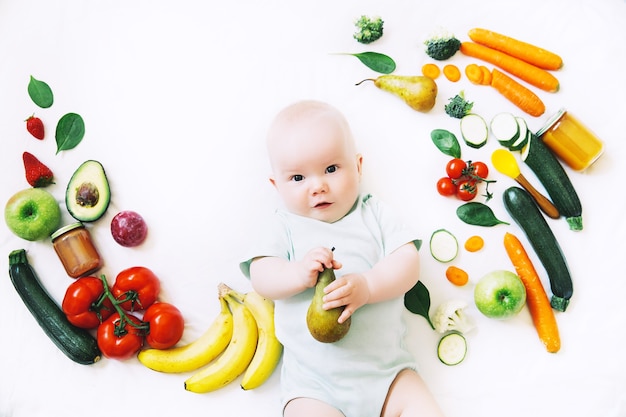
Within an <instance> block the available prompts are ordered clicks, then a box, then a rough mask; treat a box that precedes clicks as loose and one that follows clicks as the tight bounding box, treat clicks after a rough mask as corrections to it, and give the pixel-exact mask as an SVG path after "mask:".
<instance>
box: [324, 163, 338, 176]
mask: <svg viewBox="0 0 626 417" xmlns="http://www.w3.org/2000/svg"><path fill="white" fill-rule="evenodd" d="M335 171H337V165H331V166H329V167H328V168H326V173H328V174H332V173H333V172H335Z"/></svg>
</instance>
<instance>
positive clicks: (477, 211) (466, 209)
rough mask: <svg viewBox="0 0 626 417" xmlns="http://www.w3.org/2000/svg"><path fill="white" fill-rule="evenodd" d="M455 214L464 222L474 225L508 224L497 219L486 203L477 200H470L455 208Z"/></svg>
mask: <svg viewBox="0 0 626 417" xmlns="http://www.w3.org/2000/svg"><path fill="white" fill-rule="evenodd" d="M456 215H457V216H458V217H459V219H461V220H463V221H464V222H465V223H467V224H471V225H474V226H487V227H491V226H496V225H498V224H509V223H507V222H505V221H502V220H499V219H498V218H497V217H496V215H495V214H494V213H493V210H491V208H490V207H489V206H488V205H486V204H483V203H479V202H477V201H471V202H469V203H465V204H462V205H460V206H459V207H458V208H457V209H456Z"/></svg>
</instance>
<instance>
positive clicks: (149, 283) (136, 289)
mask: <svg viewBox="0 0 626 417" xmlns="http://www.w3.org/2000/svg"><path fill="white" fill-rule="evenodd" d="M160 290H161V282H160V281H159V278H157V276H156V275H155V274H154V273H153V272H152V271H151V270H150V269H148V268H146V267H143V266H134V267H131V268H128V269H125V270H123V271H122V272H120V273H119V274H117V277H116V278H115V284H114V285H113V288H111V292H112V293H113V296H114V297H115V299H116V300H118V301H120V306H121V307H122V308H123V309H124V310H126V311H136V310H145V309H147V308H148V307H150V306H151V305H152V303H154V302H155V301H156V300H157V298H158V296H159V291H160Z"/></svg>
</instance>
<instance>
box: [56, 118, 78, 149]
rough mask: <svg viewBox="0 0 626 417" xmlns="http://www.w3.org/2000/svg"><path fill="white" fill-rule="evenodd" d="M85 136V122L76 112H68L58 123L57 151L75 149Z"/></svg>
mask: <svg viewBox="0 0 626 417" xmlns="http://www.w3.org/2000/svg"><path fill="white" fill-rule="evenodd" d="M83 136H85V122H84V121H83V118H82V117H81V116H80V115H79V114H76V113H67V114H66V115H64V116H63V117H61V119H59V122H58V123H57V130H56V136H55V137H56V141H57V153H59V152H61V151H66V150H68V149H73V148H75V147H76V145H78V144H79V143H80V141H81V140H83Z"/></svg>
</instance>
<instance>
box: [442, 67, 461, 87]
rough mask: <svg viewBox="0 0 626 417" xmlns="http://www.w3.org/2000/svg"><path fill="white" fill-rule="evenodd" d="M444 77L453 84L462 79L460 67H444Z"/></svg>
mask: <svg viewBox="0 0 626 417" xmlns="http://www.w3.org/2000/svg"><path fill="white" fill-rule="evenodd" d="M443 75H445V76H446V78H447V79H448V80H449V81H452V82H453V83H455V82H457V81H459V80H460V79H461V71H460V70H459V67H457V66H456V65H452V64H447V65H445V66H444V67H443Z"/></svg>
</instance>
